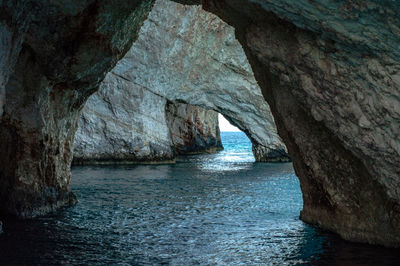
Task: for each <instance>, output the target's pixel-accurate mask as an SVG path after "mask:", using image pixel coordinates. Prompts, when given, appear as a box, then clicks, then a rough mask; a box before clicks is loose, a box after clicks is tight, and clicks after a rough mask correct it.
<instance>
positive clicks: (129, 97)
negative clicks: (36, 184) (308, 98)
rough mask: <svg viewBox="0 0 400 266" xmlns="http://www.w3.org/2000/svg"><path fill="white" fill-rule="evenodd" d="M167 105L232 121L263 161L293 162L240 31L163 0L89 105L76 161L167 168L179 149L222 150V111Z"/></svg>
mask: <svg viewBox="0 0 400 266" xmlns="http://www.w3.org/2000/svg"><path fill="white" fill-rule="evenodd" d="M167 100H169V101H174V102H176V101H179V102H186V103H189V104H195V105H197V106H202V107H205V108H207V109H214V110H216V111H219V112H221V113H222V114H224V115H226V116H227V117H228V119H229V120H231V121H232V122H233V123H234V124H235V125H237V126H238V127H239V128H241V129H242V130H244V131H245V132H246V133H247V134H248V135H249V137H250V139H251V140H252V142H253V151H254V154H255V157H256V159H257V160H258V161H267V160H270V161H273V160H286V159H287V157H286V148H285V146H284V145H283V144H282V142H281V141H280V139H279V138H278V137H277V133H276V127H275V125H274V122H273V118H272V116H271V114H270V110H269V107H268V105H267V103H266V102H265V101H264V99H263V97H262V94H261V90H260V88H259V87H258V86H257V84H256V82H255V80H254V76H253V74H252V72H251V69H250V66H249V64H248V62H247V60H246V57H245V55H244V52H243V50H242V49H241V46H240V44H239V43H238V42H237V41H236V40H235V38H234V32H233V29H232V28H231V27H229V26H227V25H226V24H225V23H224V22H222V21H221V20H220V19H218V18H216V17H215V15H212V14H210V13H207V12H205V11H203V10H202V9H201V8H200V7H193V6H192V7H185V6H182V5H180V4H176V3H173V2H170V1H156V3H155V5H154V8H153V10H152V12H151V13H150V15H149V18H148V20H147V21H146V22H145V23H144V26H143V28H142V30H141V32H140V37H139V39H138V41H137V42H135V43H134V45H133V46H132V48H131V49H130V51H129V52H128V54H127V55H126V56H125V57H124V58H123V59H122V60H121V61H120V62H119V63H118V64H117V66H116V67H115V68H114V69H113V70H112V71H111V72H110V73H109V74H108V75H107V76H106V78H105V80H104V81H103V83H102V89H101V90H100V91H99V92H98V93H96V94H95V95H94V96H92V97H91V98H90V99H89V100H88V102H87V103H86V106H85V108H84V109H83V115H82V119H81V121H80V125H79V127H80V129H79V130H78V132H77V134H76V137H75V153H74V154H75V155H74V157H75V160H74V161H75V162H77V163H78V162H90V161H92V162H93V161H102V162H107V161H108V162H118V161H119V162H129V161H130V162H132V161H139V162H145V161H160V160H171V159H173V158H174V152H173V151H174V150H175V149H176V151H177V153H189V152H201V151H207V150H209V151H211V150H217V149H220V148H221V141H220V137H219V130H217V129H216V128H217V127H218V125H217V124H216V123H217V121H218V120H217V114H216V113H215V112H213V111H211V110H210V111H205V110H204V109H202V108H198V107H194V106H190V105H186V104H181V105H179V104H168V105H166V102H167ZM165 107H166V108H167V113H165V111H166V109H165ZM165 117H166V118H165ZM165 119H167V120H168V124H167V123H166V121H165ZM185 120H186V121H185ZM168 128H169V130H168ZM168 132H170V136H171V137H172V140H170V137H169V134H168ZM171 146H174V147H175V148H171Z"/></svg>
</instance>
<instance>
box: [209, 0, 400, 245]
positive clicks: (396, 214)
mask: <svg viewBox="0 0 400 266" xmlns="http://www.w3.org/2000/svg"><path fill="white" fill-rule="evenodd" d="M244 2H245V3H244ZM203 6H204V7H205V8H206V9H208V10H211V11H212V12H215V13H216V14H218V15H219V16H221V17H222V18H223V19H224V20H225V21H227V22H229V23H230V24H231V25H233V26H234V27H235V28H236V36H237V37H238V38H239V40H240V42H241V44H242V45H243V48H244V49H245V51H246V54H247V56H248V59H249V61H250V63H251V65H252V67H253V71H254V73H255V76H256V79H257V81H258V82H259V84H260V86H261V88H262V90H263V94H264V97H265V99H266V100H267V101H268V103H269V105H270V107H271V110H272V113H273V115H274V118H275V121H276V124H277V127H278V132H279V134H280V136H281V137H282V138H283V140H284V142H285V144H286V145H287V147H288V150H289V154H290V156H291V158H292V159H293V162H294V166H295V170H296V173H297V175H298V176H299V179H300V182H301V188H302V192H303V199H304V208H303V211H302V213H301V218H302V219H303V220H304V221H306V222H309V223H312V224H316V225H318V226H320V227H322V228H325V229H328V230H331V231H334V232H337V233H339V234H340V235H341V236H342V237H343V238H345V239H348V240H353V241H360V242H368V243H378V244H383V245H387V246H400V138H399V133H400V126H399V125H400V122H399V121H400V63H399V62H400V49H399V43H400V27H399V26H400V21H399V17H398V14H399V12H400V3H399V2H397V1H377V0H375V1H373V0H369V1H362V3H361V2H356V1H344V0H340V1H328V2H327V1H322V0H317V1H307V0H300V1H289V0H278V1H276V0H273V1H272V0H264V1H256V0H253V1H236V0H222V1H220V0H218V1H217V0H207V1H203Z"/></svg>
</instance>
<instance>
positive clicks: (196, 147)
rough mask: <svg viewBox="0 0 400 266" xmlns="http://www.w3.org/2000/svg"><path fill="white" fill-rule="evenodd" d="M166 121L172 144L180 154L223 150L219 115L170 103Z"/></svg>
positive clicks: (186, 105)
mask: <svg viewBox="0 0 400 266" xmlns="http://www.w3.org/2000/svg"><path fill="white" fill-rule="evenodd" d="M165 110H166V119H167V124H168V128H169V132H170V135H171V140H172V144H173V146H174V147H175V149H176V151H177V153H179V154H189V153H204V152H216V151H218V150H221V149H223V148H222V142H221V135H220V130H219V123H218V113H216V112H214V111H213V110H206V109H204V108H201V107H197V106H193V105H189V104H184V103H172V102H168V103H167V105H166V109H165Z"/></svg>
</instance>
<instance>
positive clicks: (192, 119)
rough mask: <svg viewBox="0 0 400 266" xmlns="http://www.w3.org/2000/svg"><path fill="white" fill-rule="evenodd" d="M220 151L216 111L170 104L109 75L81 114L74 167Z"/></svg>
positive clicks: (154, 160) (157, 160) (155, 160)
mask: <svg viewBox="0 0 400 266" xmlns="http://www.w3.org/2000/svg"><path fill="white" fill-rule="evenodd" d="M171 133H172V134H171ZM220 147H221V139H220V135H219V127H218V117H217V114H216V113H214V112H213V111H207V110H204V109H203V108H201V107H195V106H190V105H187V104H180V103H172V102H169V101H168V100H167V99H166V98H165V97H161V96H159V95H157V94H154V93H153V92H151V91H149V90H147V89H146V88H138V89H132V88H131V86H130V84H129V83H126V82H119V83H115V82H114V80H113V75H112V74H108V75H107V76H106V78H105V80H104V82H103V83H102V85H101V87H100V90H99V91H98V92H97V93H95V94H94V95H93V96H91V97H90V98H89V100H88V101H87V103H86V105H85V107H84V109H83V112H82V116H81V119H80V120H79V128H78V130H77V132H76V134H75V144H74V160H73V162H74V164H106V163H112V164H115V163H162V162H163V163H170V162H173V161H174V160H175V157H176V155H178V154H184V153H189V152H196V151H197V152H204V151H209V150H212V149H214V150H215V149H218V148H220Z"/></svg>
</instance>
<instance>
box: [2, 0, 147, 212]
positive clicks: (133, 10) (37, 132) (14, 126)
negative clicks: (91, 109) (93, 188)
mask: <svg viewBox="0 0 400 266" xmlns="http://www.w3.org/2000/svg"><path fill="white" fill-rule="evenodd" d="M151 6H152V1H135V0H133V1H123V2H121V1H109V0H107V1H106V0H104V1H103V0H101V1H90V0H87V1H78V2H77V1H51V2H49V1H1V2H0V10H1V12H0V13H1V15H0V20H1V24H0V33H1V36H0V37H1V41H0V45H1V47H0V48H1V52H0V54H1V57H0V58H1V59H0V86H1V87H0V107H1V108H0V109H1V112H0V113H1V117H0V158H1V164H0V202H1V205H0V209H1V211H3V212H6V213H10V214H14V215H17V216H19V217H34V216H37V215H41V214H45V213H48V212H50V211H52V210H54V209H56V208H58V207H60V206H63V205H66V204H70V203H71V202H73V201H74V200H75V197H74V196H73V194H72V193H71V192H70V187H69V183H70V163H71V160H72V148H73V147H72V143H73V136H74V134H75V130H76V128H77V122H78V119H79V116H80V109H81V107H82V106H83V104H84V102H85V101H86V99H87V97H88V96H90V95H91V94H92V93H93V92H94V91H96V89H97V87H98V85H99V83H100V82H101V81H102V79H103V78H104V76H105V74H106V73H107V72H108V71H109V70H110V69H111V68H112V67H113V66H114V64H115V63H116V62H117V61H118V60H119V59H120V57H121V56H122V55H123V54H124V53H125V52H126V50H127V48H129V47H130V46H131V43H132V41H133V40H134V39H135V38H136V37H137V33H138V29H139V28H140V26H141V24H142V22H143V20H145V18H146V16H147V14H148V12H149V10H150V9H151Z"/></svg>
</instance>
